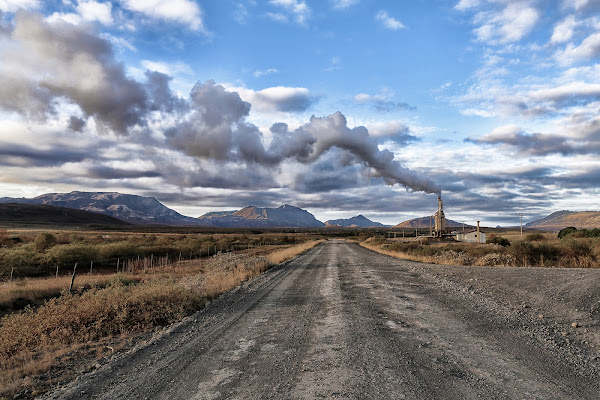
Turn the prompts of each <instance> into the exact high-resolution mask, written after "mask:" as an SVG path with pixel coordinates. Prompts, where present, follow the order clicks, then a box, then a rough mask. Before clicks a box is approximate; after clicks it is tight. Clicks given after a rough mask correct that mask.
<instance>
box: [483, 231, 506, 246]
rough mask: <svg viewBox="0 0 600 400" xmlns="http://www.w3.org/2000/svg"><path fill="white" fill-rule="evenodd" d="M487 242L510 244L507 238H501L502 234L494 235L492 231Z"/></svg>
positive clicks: (502, 244) (501, 244)
mask: <svg viewBox="0 0 600 400" xmlns="http://www.w3.org/2000/svg"><path fill="white" fill-rule="evenodd" d="M487 242H488V243H493V244H497V245H500V246H502V247H508V246H510V240H508V239H507V238H503V237H502V236H497V235H494V234H493V233H492V234H490V235H489V236H488V238H487Z"/></svg>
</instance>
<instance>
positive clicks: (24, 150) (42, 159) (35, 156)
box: [0, 143, 88, 167]
mask: <svg viewBox="0 0 600 400" xmlns="http://www.w3.org/2000/svg"><path fill="white" fill-rule="evenodd" d="M86 158H88V152H87V150H85V149H76V148H75V149H69V148H64V147H51V148H48V149H37V148H33V147H30V146H26V145H19V144H14V143H0V165H4V166H11V165H23V163H24V162H25V163H26V165H27V166H36V167H40V166H57V165H62V164H64V163H67V162H80V161H83V160H85V159H86Z"/></svg>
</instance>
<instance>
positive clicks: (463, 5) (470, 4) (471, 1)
mask: <svg viewBox="0 0 600 400" xmlns="http://www.w3.org/2000/svg"><path fill="white" fill-rule="evenodd" d="M478 5H479V0H460V1H459V2H458V4H457V5H455V6H454V8H456V9H457V10H461V11H464V10H467V9H469V8H474V7H477V6H478Z"/></svg>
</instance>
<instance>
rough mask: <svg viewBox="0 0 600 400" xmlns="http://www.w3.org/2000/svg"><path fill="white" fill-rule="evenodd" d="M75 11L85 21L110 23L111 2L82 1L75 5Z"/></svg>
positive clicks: (111, 21) (111, 20) (111, 19)
mask: <svg viewBox="0 0 600 400" xmlns="http://www.w3.org/2000/svg"><path fill="white" fill-rule="evenodd" d="M77 12H78V13H79V15H81V17H82V18H83V19H84V20H86V21H98V22H101V23H103V24H104V25H111V24H112V23H113V18H112V14H111V12H112V3H98V2H97V1H82V2H80V3H79V5H77Z"/></svg>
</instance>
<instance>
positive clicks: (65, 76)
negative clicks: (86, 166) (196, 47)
mask: <svg viewBox="0 0 600 400" xmlns="http://www.w3.org/2000/svg"><path fill="white" fill-rule="evenodd" d="M0 36H1V37H0V39H3V40H6V41H7V42H9V43H10V44H11V46H6V47H5V48H4V50H3V51H2V53H1V57H2V60H3V62H2V65H0V108H3V109H5V110H10V111H15V112H18V113H20V114H22V115H24V116H26V117H27V118H30V119H36V120H44V119H45V118H46V117H47V116H48V115H52V114H54V113H56V106H57V102H58V101H59V100H60V99H66V100H67V101H69V102H71V103H74V104H76V105H78V106H79V107H80V109H81V110H82V111H83V113H84V114H85V116H91V117H93V118H94V119H95V120H96V122H97V124H100V125H101V126H103V127H104V128H105V129H110V130H112V131H114V132H116V133H121V134H125V133H127V132H128V131H129V129H130V128H132V127H134V126H140V127H144V126H146V125H147V124H146V116H147V113H148V112H149V111H154V110H160V111H164V112H172V111H173V110H174V109H175V108H176V107H178V106H180V105H181V103H180V102H179V101H178V99H176V98H175V97H174V96H173V95H172V93H171V91H170V89H169V88H168V81H169V78H168V77H167V76H166V75H163V74H160V73H157V72H148V73H147V82H145V83H140V82H137V81H135V80H133V79H131V78H128V77H127V76H126V74H125V71H124V67H123V64H121V63H119V62H118V61H117V60H116V59H115V56H114V53H113V49H112V45H111V43H110V42H109V41H107V40H105V39H102V38H100V37H98V36H96V34H95V32H93V31H91V30H90V28H89V27H84V26H74V25H71V24H68V23H64V22H55V23H48V22H46V21H44V19H43V18H42V16H41V15H38V14H32V13H27V12H24V11H20V12H18V13H17V14H16V16H15V25H14V27H13V28H12V29H11V30H8V31H4V32H0ZM72 126H73V127H74V128H77V127H81V124H75V125H73V124H72ZM74 130H78V129H74Z"/></svg>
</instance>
